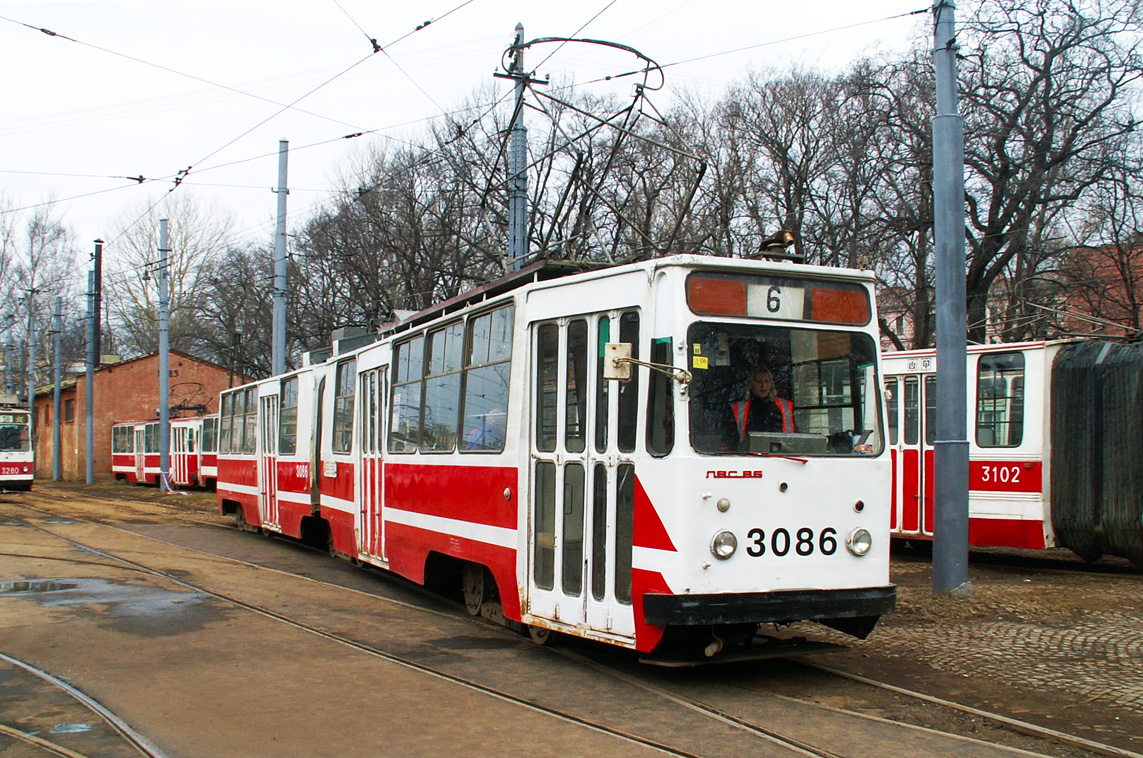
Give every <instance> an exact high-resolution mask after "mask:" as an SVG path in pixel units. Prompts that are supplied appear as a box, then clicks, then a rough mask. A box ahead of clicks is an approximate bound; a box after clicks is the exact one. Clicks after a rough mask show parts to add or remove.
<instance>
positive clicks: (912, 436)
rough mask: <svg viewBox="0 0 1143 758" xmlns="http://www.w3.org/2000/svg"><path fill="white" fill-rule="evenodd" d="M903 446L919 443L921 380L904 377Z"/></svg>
mask: <svg viewBox="0 0 1143 758" xmlns="http://www.w3.org/2000/svg"><path fill="white" fill-rule="evenodd" d="M904 401H905V444H906V445H918V444H920V442H921V380H920V379H918V378H917V377H915V376H907V377H905V397H904Z"/></svg>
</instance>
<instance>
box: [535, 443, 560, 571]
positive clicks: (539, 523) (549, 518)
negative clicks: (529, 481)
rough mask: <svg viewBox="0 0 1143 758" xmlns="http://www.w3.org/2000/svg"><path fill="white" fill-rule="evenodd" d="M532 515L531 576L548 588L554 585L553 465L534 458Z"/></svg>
mask: <svg viewBox="0 0 1143 758" xmlns="http://www.w3.org/2000/svg"><path fill="white" fill-rule="evenodd" d="M533 507H534V510H533V516H532V530H533V536H534V539H535V540H536V549H535V551H534V552H533V554H532V575H533V577H534V578H535V582H536V586H537V587H539V588H540V589H542V590H550V589H552V588H553V587H555V584H556V464H554V463H552V462H551V461H536V501H535V504H534V506H533Z"/></svg>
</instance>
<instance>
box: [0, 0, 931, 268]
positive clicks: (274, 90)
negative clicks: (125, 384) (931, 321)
mask: <svg viewBox="0 0 1143 758" xmlns="http://www.w3.org/2000/svg"><path fill="white" fill-rule="evenodd" d="M926 7H927V3H925V2H923V1H922V0H874V1H873V2H866V3H855V2H838V1H835V0H818V1H817V2H813V3H809V2H796V1H795V2H789V0H783V1H782V2H775V1H774V0H762V1H761V2H759V1H758V0H754V1H748V0H747V1H744V0H614V1H612V0H594V2H593V1H592V0H586V2H568V1H566V0H565V1H563V2H552V1H551V0H541V2H519V3H508V2H503V0H468V1H467V2H466V0H420V2H399V3H398V2H393V0H388V1H382V2H377V0H231V1H230V2H213V1H211V0H124V1H122V2H100V1H97V0H87V1H79V2H75V1H73V2H57V1H56V0H38V1H37V2H24V3H5V2H0V71H2V72H3V73H2V74H0V87H2V90H0V103H2V106H0V108H2V110H0V113H2V114H3V115H2V116H0V194H2V195H3V196H5V197H6V199H7V201H8V205H9V207H13V208H16V209H24V208H29V207H30V206H34V205H36V204H39V203H44V202H48V201H54V202H55V205H54V206H53V207H54V209H55V212H56V216H57V217H58V218H61V219H62V220H63V221H64V222H65V223H66V224H68V225H70V226H71V227H72V229H73V230H74V231H75V235H76V246H77V249H78V251H79V252H80V254H81V257H82V259H86V257H87V253H88V252H89V251H90V249H91V244H90V243H91V240H93V239H95V238H96V237H102V238H103V239H104V240H107V241H108V242H109V243H113V242H114V236H115V234H116V229H117V227H118V224H119V222H121V221H123V220H124V219H125V218H128V217H133V215H132V214H134V215H135V216H137V215H138V214H139V213H141V212H142V211H144V210H146V208H147V207H148V206H149V205H150V204H151V203H154V202H157V201H159V200H161V199H163V198H164V197H169V196H170V193H169V190H171V188H172V187H173V186H174V178H175V177H176V176H177V175H178V173H179V172H180V171H183V170H185V169H187V168H188V167H190V171H189V172H188V173H187V174H186V176H185V178H184V180H183V181H182V183H181V185H180V186H179V188H178V189H177V190H175V191H176V192H189V193H192V194H193V195H195V197H196V199H197V200H199V201H202V202H204V203H206V204H213V205H215V206H216V207H218V208H220V209H222V210H224V211H226V212H229V213H231V214H233V216H234V217H235V218H236V220H237V225H236V229H237V230H238V231H239V232H240V234H241V236H242V237H243V238H244V239H247V240H250V241H253V242H257V243H263V242H265V243H269V241H270V240H272V237H273V230H274V215H275V212H276V211H275V209H276V199H275V196H274V194H273V193H272V192H271V189H272V188H273V187H274V186H275V185H276V182H277V161H278V159H277V152H278V142H279V140H282V139H286V140H289V142H290V150H291V154H290V162H289V175H290V176H289V186H290V188H291V192H290V196H289V215H290V224H291V228H293V227H295V226H296V225H298V224H300V223H301V222H302V221H304V219H305V218H306V217H307V216H308V215H309V214H310V213H311V212H312V211H313V210H314V209H315V208H316V207H318V206H320V205H321V204H322V202H323V201H326V200H328V199H329V198H331V197H332V194H331V190H332V189H333V188H335V187H336V186H337V183H338V175H339V172H340V171H343V170H344V169H345V168H346V166H347V163H348V162H349V161H350V160H351V158H352V156H353V155H354V153H355V151H360V150H361V149H362V148H368V147H369V145H370V144H378V145H384V144H386V142H387V141H392V140H401V139H403V138H408V137H410V136H411V135H415V134H417V133H419V132H422V131H423V130H424V128H425V125H426V124H427V123H428V121H429V120H430V119H433V118H437V117H440V116H441V114H442V112H446V111H453V110H455V109H457V108H458V107H459V105H460V103H461V100H462V99H464V98H466V97H467V96H469V95H471V94H472V93H473V92H475V91H476V90H477V89H478V88H481V87H483V86H485V85H487V84H489V83H490V82H495V86H496V87H498V88H499V89H500V90H501V91H506V90H507V89H508V88H509V87H510V84H509V83H508V82H505V81H503V80H493V78H492V74H493V72H494V71H496V70H497V69H498V68H499V65H500V61H501V55H502V53H503V51H504V49H505V48H506V47H507V45H508V44H510V43H511V41H512V36H513V29H514V28H515V25H516V23H517V22H521V23H523V24H524V27H525V36H526V37H527V38H528V39H533V38H537V37H566V36H573V35H575V36H579V37H590V38H595V39H605V40H609V41H613V42H619V43H622V44H625V45H629V46H632V47H635V48H637V49H639V50H640V51H641V52H643V53H644V54H645V55H647V56H649V57H650V58H653V59H654V60H656V61H657V62H659V63H660V64H663V65H665V66H667V68H666V77H667V89H666V90H665V91H664V92H663V93H660V94H658V95H655V96H654V97H653V98H652V99H653V102H655V103H656V104H657V105H659V106H660V107H663V108H666V107H669V105H670V99H669V98H670V92H671V91H672V89H688V90H691V91H696V92H700V93H705V94H707V95H709V96H711V97H717V96H719V95H720V94H721V93H722V92H723V91H724V89H725V88H726V86H727V85H728V84H730V83H733V82H735V81H739V80H741V79H743V78H744V77H745V75H746V73H747V72H748V71H749V70H750V69H751V68H754V69H761V68H765V67H768V66H773V67H787V66H789V65H791V63H794V62H797V63H800V64H801V65H804V66H807V67H813V68H820V69H825V70H834V69H837V68H840V67H844V66H845V65H847V64H848V63H849V62H850V61H852V60H854V59H856V58H859V57H861V56H862V55H866V54H871V53H875V52H878V51H899V50H904V49H906V48H908V47H910V46H912V45H914V44H917V43H918V42H919V43H920V44H927V39H928V37H929V35H930V34H931V32H930V31H929V29H930V27H929V16H928V15H927V14H922V15H912V16H908V15H905V14H908V13H909V12H911V11H916V10H921V9H924V8H926ZM893 17H897V18H893ZM426 21H431V22H432V23H431V24H429V25H428V26H426V27H424V28H422V29H420V30H419V31H415V30H416V29H417V27H418V26H420V25H422V24H424V23H425V22H426ZM585 25H586V26H585ZM29 27H31V28H29ZM39 29H47V30H50V31H51V32H54V33H55V34H56V35H59V36H50V35H48V34H45V33H44V32H41V31H38V30H39ZM66 38H70V39H66ZM370 38H374V39H376V40H377V42H378V43H379V44H380V45H381V46H382V47H383V48H384V51H383V52H381V53H377V54H374V53H373V47H372V44H371V43H370V41H369V40H370ZM554 49H555V46H547V47H546V48H536V49H534V50H533V51H531V52H529V53H528V59H527V61H526V62H527V64H528V68H532V67H533V66H535V65H536V64H538V63H540V62H541V61H543V60H544V57H545V56H547V55H548V53H549V52H551V51H552V50H554ZM700 58H701V59H702V60H694V59H700ZM355 64H357V65H355ZM630 64H631V59H630V58H626V57H623V56H620V55H618V54H616V53H614V52H609V51H607V50H604V49H603V48H599V47H595V46H582V45H581V46H571V45H569V46H565V47H563V48H561V49H560V50H559V52H558V53H556V54H555V55H554V56H553V57H551V59H550V60H547V61H546V62H544V63H543V66H542V67H541V68H540V69H539V70H538V71H537V74H538V75H539V76H541V77H542V76H544V75H548V74H550V75H551V76H552V77H553V78H555V79H561V80H573V81H577V82H589V81H592V80H596V79H599V78H601V77H603V76H606V75H607V74H613V73H620V72H622V71H626V70H629V67H630ZM671 64H678V65H671ZM351 67H352V68H351ZM347 69H348V71H347ZM331 80H332V81H331ZM588 86H591V87H594V88H597V89H598V88H601V87H610V88H611V89H612V90H613V91H616V92H618V93H620V94H623V95H626V94H628V93H629V92H630V86H631V85H630V80H624V81H623V82H622V83H611V84H607V83H602V84H598V83H597V84H592V85H588ZM227 88H230V89H227ZM315 89H316V91H315V92H313V93H312V94H310V95H309V96H307V97H304V99H301V100H300V102H298V103H297V106H296V108H295V109H293V110H291V109H284V108H283V106H285V105H286V104H289V103H293V102H295V101H298V99H299V98H302V97H303V96H304V95H306V94H307V93H310V92H311V91H313V90H315ZM600 91H602V90H600ZM299 109H300V110H299ZM303 111H304V112H303ZM363 131H371V132H373V133H372V134H369V135H366V136H364V137H361V138H358V139H354V140H345V139H339V138H340V137H343V136H344V135H347V134H351V133H354V132H363ZM138 176H142V177H144V178H145V179H147V180H155V181H147V182H144V183H143V184H139V183H137V182H135V181H132V180H130V179H128V178H126V177H138ZM27 212H28V211H23V213H24V214H26V213H27ZM108 254H109V255H114V245H113V244H110V245H109V246H108Z"/></svg>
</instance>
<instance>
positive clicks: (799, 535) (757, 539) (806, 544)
mask: <svg viewBox="0 0 1143 758" xmlns="http://www.w3.org/2000/svg"><path fill="white" fill-rule="evenodd" d="M746 537H747V546H746V554H747V555H750V556H753V557H755V558H759V557H761V556H763V555H767V554H769V555H776V556H778V557H779V558H781V557H783V556H787V555H790V554H794V555H813V554H814V553H821V554H822V555H833V554H834V553H836V552H837V530H836V529H834V528H833V527H828V526H827V527H826V528H825V529H822V530H821V532H819V533H816V534H815V533H814V530H813V529H810V528H809V527H808V526H804V527H802V528H801V529H797V530H794V531H791V530H789V529H784V528H782V527H779V528H777V529H774V530H773V531H770V532H767V531H766V530H765V529H759V528H754V529H751V530H750V531H749V532H747V533H746Z"/></svg>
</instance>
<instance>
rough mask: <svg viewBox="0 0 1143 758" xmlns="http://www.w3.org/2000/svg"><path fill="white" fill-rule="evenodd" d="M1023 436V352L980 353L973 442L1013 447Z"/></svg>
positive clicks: (983, 445) (989, 445)
mask: <svg viewBox="0 0 1143 758" xmlns="http://www.w3.org/2000/svg"><path fill="white" fill-rule="evenodd" d="M1023 437H1024V355H1023V354H1022V353H996V354H992V355H982V356H980V362H979V363H978V364H977V378H976V444H977V445H979V446H980V447H1016V446H1017V445H1019V444H1020V443H1021V442H1022V441H1023Z"/></svg>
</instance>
